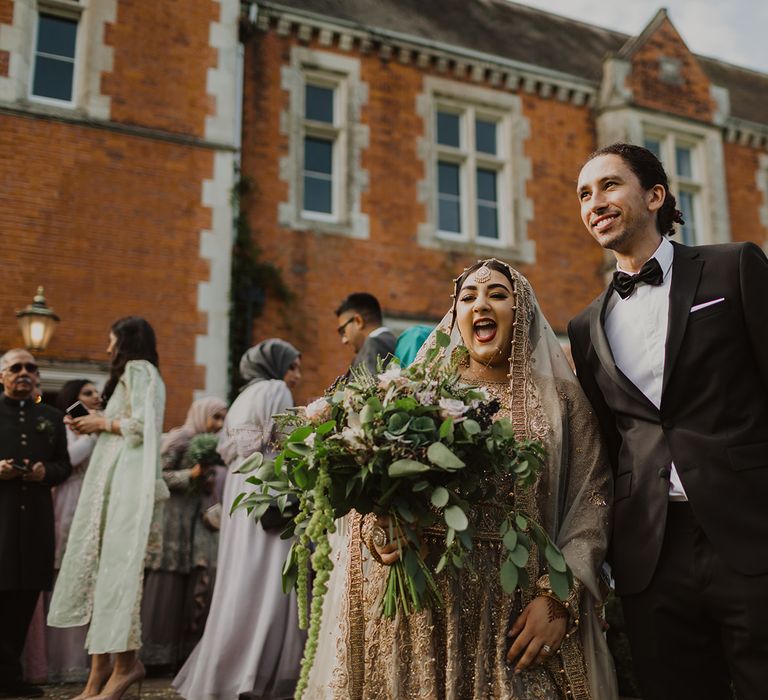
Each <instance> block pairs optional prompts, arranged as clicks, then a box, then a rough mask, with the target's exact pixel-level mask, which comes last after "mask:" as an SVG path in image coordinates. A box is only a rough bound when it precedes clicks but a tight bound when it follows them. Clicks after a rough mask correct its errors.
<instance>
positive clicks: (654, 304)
mask: <svg viewBox="0 0 768 700" xmlns="http://www.w3.org/2000/svg"><path fill="white" fill-rule="evenodd" d="M577 192H578V197H579V201H580V203H581V218H582V221H583V222H584V225H585V226H586V227H587V230H588V231H589V232H590V234H591V235H592V237H593V238H594V239H595V240H596V241H597V242H598V243H599V244H600V245H601V246H602V247H603V248H605V249H608V250H610V251H611V252H612V253H613V255H614V256H615V258H616V266H617V270H616V272H615V273H614V280H613V282H612V284H611V285H609V287H608V288H607V289H606V290H605V291H604V292H603V293H602V294H601V295H600V296H599V297H598V298H597V299H596V300H595V301H594V302H592V304H591V305H590V306H588V307H587V308H586V309H585V310H584V311H583V312H581V314H579V315H578V316H577V317H576V318H574V319H573V320H572V321H571V323H570V325H569V327H568V333H569V336H570V339H571V349H572V352H573V358H574V362H575V364H576V370H577V374H578V376H579V380H580V382H581V384H582V387H583V388H584V391H585V393H586V394H587V396H588V397H589V399H590V401H591V402H592V405H593V407H594V409H595V412H596V414H597V417H598V419H599V421H600V424H601V427H602V429H603V432H604V434H605V437H606V439H607V441H608V445H609V448H610V454H611V458H612V463H613V468H614V473H615V509H614V529H613V543H612V549H611V565H612V567H613V573H614V576H615V579H616V590H617V592H618V594H619V595H620V596H621V597H622V603H623V607H624V615H625V621H626V625H627V632H628V635H629V638H630V643H631V645H632V654H633V659H634V662H635V666H636V670H637V673H638V676H639V680H640V685H641V687H642V690H643V699H644V700H682V699H684V698H696V700H730V698H731V689H730V685H731V683H733V685H734V687H735V690H736V694H737V696H738V698H739V700H758V699H759V698H760V699H763V698H765V697H768V696H767V695H766V693H768V690H766V689H768V512H767V506H766V498H767V497H768V260H766V257H765V255H764V254H763V252H762V251H761V250H760V249H759V248H758V247H757V246H755V245H753V244H751V243H743V244H727V245H713V246H700V247H687V246H683V245H679V244H675V243H671V242H670V241H669V240H668V239H667V238H666V236H667V235H668V234H672V233H673V232H674V227H673V225H674V223H683V221H682V217H681V215H680V212H679V211H677V210H676V209H675V198H674V197H673V196H672V194H671V193H670V191H669V185H668V181H667V176H666V173H665V172H664V169H663V167H662V166H661V163H659V161H658V160H657V158H656V157H655V156H654V155H653V154H652V153H651V152H650V151H648V150H646V149H644V148H640V147H639V146H633V145H628V144H614V145H613V146H608V147H606V148H603V149H601V150H599V151H597V152H596V153H594V154H593V155H592V156H590V158H589V159H588V160H587V162H586V164H585V165H584V167H583V168H582V170H581V173H580V175H579V181H578V190H577Z"/></svg>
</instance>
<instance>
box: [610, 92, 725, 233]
mask: <svg viewBox="0 0 768 700" xmlns="http://www.w3.org/2000/svg"><path fill="white" fill-rule="evenodd" d="M597 132H598V142H599V145H600V146H604V145H607V144H610V143H616V142H618V141H624V142H627V143H636V144H640V145H642V144H643V140H644V138H645V136H646V135H653V136H656V137H658V136H661V135H667V134H672V135H674V136H675V137H676V138H679V139H681V140H682V141H683V142H685V144H686V145H694V146H695V147H696V150H697V153H696V155H697V156H698V160H699V166H698V167H699V168H700V170H699V178H700V182H701V190H700V197H699V211H698V214H699V217H698V220H697V239H698V240H697V243H699V244H711V243H728V242H730V241H731V225H730V217H729V215H728V190H727V187H726V182H725V156H724V154H723V137H722V130H721V129H720V128H719V127H717V126H709V125H706V124H702V123H701V122H695V121H692V120H688V119H683V118H680V117H673V116H669V115H661V114H658V113H653V112H650V111H647V110H644V109H638V108H633V107H625V108H619V109H609V110H607V111H604V112H603V113H602V114H600V115H599V116H598V118H597ZM667 170H668V168H667ZM668 175H669V176H670V180H671V181H672V180H673V179H674V178H673V173H671V172H669V170H668Z"/></svg>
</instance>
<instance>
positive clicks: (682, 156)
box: [675, 146, 693, 177]
mask: <svg viewBox="0 0 768 700" xmlns="http://www.w3.org/2000/svg"><path fill="white" fill-rule="evenodd" d="M675 162H676V163H677V174H678V175H679V176H680V177H693V164H692V154H691V149H690V148H683V147H681V146H677V147H676V148H675Z"/></svg>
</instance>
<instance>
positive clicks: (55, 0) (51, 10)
mask: <svg viewBox="0 0 768 700" xmlns="http://www.w3.org/2000/svg"><path fill="white" fill-rule="evenodd" d="M84 10H85V5H84V4H83V3H80V2H77V0H38V3H37V11H36V13H35V17H34V29H33V32H32V42H31V46H30V57H29V65H30V71H29V85H28V87H27V97H28V99H29V100H30V102H37V103H38V104H43V105H50V106H53V107H71V108H74V107H76V106H77V95H78V90H79V88H80V75H79V73H80V63H81V58H80V57H81V56H82V54H83V46H82V44H83V32H84V29H83V22H82V14H83V11H84ZM40 15H48V16H52V17H59V18H61V19H66V20H70V21H73V22H76V23H77V30H76V33H75V55H74V58H73V59H72V96H71V97H70V99H69V100H59V99H56V98H54V97H46V96H44V95H35V94H34V93H33V92H32V88H33V86H34V84H35V73H36V72H37V34H38V30H39V28H40Z"/></svg>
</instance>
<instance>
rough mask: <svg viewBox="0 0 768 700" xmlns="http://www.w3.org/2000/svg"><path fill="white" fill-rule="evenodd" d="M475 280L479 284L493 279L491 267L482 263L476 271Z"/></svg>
mask: <svg viewBox="0 0 768 700" xmlns="http://www.w3.org/2000/svg"><path fill="white" fill-rule="evenodd" d="M474 277H475V282H477V283H478V284H485V283H486V282H487V281H488V280H489V279H491V268H490V267H488V265H482V266H481V267H478V268H477V270H476V271H475V275H474Z"/></svg>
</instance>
